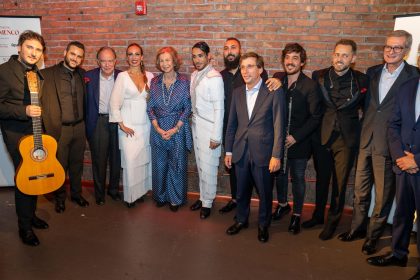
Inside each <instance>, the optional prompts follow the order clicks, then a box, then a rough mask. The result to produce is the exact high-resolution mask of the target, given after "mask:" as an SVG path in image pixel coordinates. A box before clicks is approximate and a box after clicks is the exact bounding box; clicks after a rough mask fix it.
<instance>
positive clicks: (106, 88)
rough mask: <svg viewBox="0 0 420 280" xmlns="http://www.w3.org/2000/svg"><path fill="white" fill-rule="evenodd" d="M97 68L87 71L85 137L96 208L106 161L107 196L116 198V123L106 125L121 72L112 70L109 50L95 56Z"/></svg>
mask: <svg viewBox="0 0 420 280" xmlns="http://www.w3.org/2000/svg"><path fill="white" fill-rule="evenodd" d="M96 59H97V62H98V65H99V67H98V68H95V69H92V70H90V71H87V72H86V74H85V82H86V120H85V121H86V136H87V139H88V141H89V146H90V153H91V158H92V175H93V183H94V187H95V198H96V204H97V205H103V204H104V203H105V184H106V173H107V172H106V169H107V168H106V167H107V162H108V161H109V187H108V192H107V193H108V195H109V196H110V197H111V198H112V199H113V200H115V201H118V200H121V197H120V194H119V183H120V170H121V155H120V149H119V147H118V123H110V122H109V100H110V98H111V92H112V88H113V87H114V81H115V79H116V78H117V75H118V73H119V72H121V71H120V70H117V69H115V64H116V63H117V55H116V53H115V50H114V49H113V48H111V47H102V48H100V49H99V50H98V52H97V54H96Z"/></svg>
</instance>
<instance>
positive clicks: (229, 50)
mask: <svg viewBox="0 0 420 280" xmlns="http://www.w3.org/2000/svg"><path fill="white" fill-rule="evenodd" d="M240 58H241V42H240V41H239V40H238V39H237V38H233V37H230V38H227V39H226V42H225V45H224V47H223V59H224V63H225V69H223V70H222V71H221V72H220V74H221V75H222V78H223V84H224V91H225V102H224V104H225V105H224V106H225V113H224V118H223V135H225V134H226V127H227V122H228V118H229V108H230V103H231V101H232V93H233V90H234V89H235V88H238V87H241V86H243V85H245V82H244V79H243V78H242V75H241V73H240V71H239V59H240ZM260 76H261V79H262V80H263V82H264V83H266V84H267V86H268V88H269V89H270V90H277V89H278V88H280V86H281V83H280V80H279V79H276V78H274V77H273V78H271V79H269V78H268V74H267V71H265V69H263V71H262V72H261V75H260ZM223 140H224V139H223ZM228 172H229V181H230V191H231V195H232V199H231V200H229V202H228V203H227V204H226V205H225V206H223V207H222V208H221V209H220V210H219V213H220V214H224V213H228V212H230V211H232V210H233V209H235V208H236V191H237V188H236V176H235V166H234V165H232V168H231V169H229V170H228Z"/></svg>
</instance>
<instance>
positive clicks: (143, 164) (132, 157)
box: [109, 71, 153, 203]
mask: <svg viewBox="0 0 420 280" xmlns="http://www.w3.org/2000/svg"><path fill="white" fill-rule="evenodd" d="M146 76H147V80H148V85H149V86H150V81H151V80H152V78H153V74H152V73H150V72H146ZM147 95H148V93H147V92H146V90H145V89H143V91H142V92H141V93H140V92H139V91H138V89H137V87H136V85H135V84H134V82H133V80H132V79H131V78H130V76H129V74H128V72H127V71H124V72H121V73H120V74H119V75H118V76H117V79H116V80H115V84H114V88H113V90H112V94H111V100H110V105H109V106H110V114H109V121H110V122H121V121H122V122H123V123H124V125H125V126H126V127H129V128H131V129H133V130H134V136H132V137H127V136H126V134H125V133H124V132H123V131H122V130H119V131H118V136H119V137H118V140H119V148H120V150H121V166H122V168H123V187H124V201H126V202H129V203H131V202H134V201H136V200H137V199H138V198H140V197H142V196H143V195H144V194H146V193H147V191H148V190H151V189H152V164H151V154H150V141H149V139H150V120H149V118H148V116H147V113H146V107H147V104H146V102H147V99H146V98H147Z"/></svg>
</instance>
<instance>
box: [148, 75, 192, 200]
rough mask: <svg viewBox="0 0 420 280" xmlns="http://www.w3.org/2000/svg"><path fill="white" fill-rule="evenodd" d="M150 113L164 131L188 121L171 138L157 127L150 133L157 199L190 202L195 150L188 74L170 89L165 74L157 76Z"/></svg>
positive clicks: (154, 194) (152, 86)
mask: <svg viewBox="0 0 420 280" xmlns="http://www.w3.org/2000/svg"><path fill="white" fill-rule="evenodd" d="M147 114H148V115H149V118H150V121H153V120H155V119H156V120H157V122H158V124H159V127H160V128H162V129H163V130H169V129H171V128H173V127H175V125H176V124H177V123H178V121H179V120H181V121H182V122H183V123H184V125H183V126H182V127H181V128H180V129H179V132H178V133H176V134H174V135H173V136H172V137H171V139H169V140H163V139H162V138H161V136H160V134H159V133H157V132H156V130H155V129H154V128H152V129H151V132H150V145H151V148H152V185H153V198H154V199H155V200H156V201H157V202H168V203H171V204H172V205H181V204H184V203H186V201H187V163H188V159H187V156H188V154H187V152H188V151H191V149H192V136H191V130H190V125H189V121H188V118H189V116H190V114H191V99H190V82H189V80H188V78H187V76H185V75H182V74H179V73H177V76H176V80H175V82H174V83H173V84H172V86H171V87H170V88H169V89H167V88H166V86H165V85H164V84H163V74H160V75H159V76H157V77H155V78H153V79H152V82H151V85H150V100H149V102H148V103H147Z"/></svg>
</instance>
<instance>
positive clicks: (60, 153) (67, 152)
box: [41, 41, 89, 213]
mask: <svg viewBox="0 0 420 280" xmlns="http://www.w3.org/2000/svg"><path fill="white" fill-rule="evenodd" d="M84 53H85V47H84V45H83V44H82V43H80V42H77V41H73V42H70V43H69V44H68V45H67V48H66V50H65V51H64V61H62V62H60V63H59V64H56V65H54V66H51V67H48V68H46V69H44V70H42V71H41V73H42V74H43V75H44V79H45V83H44V88H43V94H42V95H41V103H42V107H43V122H44V127H45V132H46V133H47V134H49V135H51V136H53V137H54V138H55V139H56V140H57V142H58V148H57V159H58V161H59V162H60V163H61V165H62V166H63V168H64V170H66V171H68V176H69V179H70V195H71V197H70V198H71V201H73V202H75V203H77V204H78V205H79V206H81V207H87V206H88V205H89V202H88V201H86V199H84V198H83V196H82V173H83V158H84V151H85V145H86V136H85V134H86V132H85V122H84V120H83V118H84V98H85V95H86V87H85V83H84V79H83V76H84V70H83V69H82V68H80V67H79V66H80V65H81V64H82V62H83V58H84ZM65 199H66V189H65V186H64V185H63V186H62V187H61V188H59V189H58V190H57V191H56V192H55V211H56V212H57V213H62V212H64V210H65V203H64V201H65Z"/></svg>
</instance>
